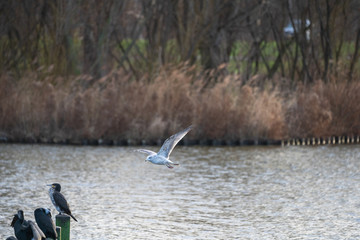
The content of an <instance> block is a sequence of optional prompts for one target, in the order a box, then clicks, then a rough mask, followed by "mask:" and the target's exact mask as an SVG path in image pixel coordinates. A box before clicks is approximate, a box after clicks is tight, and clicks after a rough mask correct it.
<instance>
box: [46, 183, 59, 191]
mask: <svg viewBox="0 0 360 240" xmlns="http://www.w3.org/2000/svg"><path fill="white" fill-rule="evenodd" d="M47 186H50V187H51V188H52V189H54V190H55V191H58V192H60V191H61V186H60V184H58V183H53V184H49V185H47Z"/></svg>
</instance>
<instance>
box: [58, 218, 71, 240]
mask: <svg viewBox="0 0 360 240" xmlns="http://www.w3.org/2000/svg"><path fill="white" fill-rule="evenodd" d="M55 219H56V226H58V227H60V228H61V230H60V235H61V238H58V239H59V240H70V216H68V215H65V214H61V215H59V214H58V215H56V216H55Z"/></svg>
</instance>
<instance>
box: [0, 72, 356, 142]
mask: <svg viewBox="0 0 360 240" xmlns="http://www.w3.org/2000/svg"><path fill="white" fill-rule="evenodd" d="M39 79H41V80H39ZM130 79H131V77H130V75H127V74H125V73H124V72H121V71H119V72H114V73H111V74H109V75H108V76H105V77H103V78H101V79H93V78H91V77H89V76H85V75H81V76H78V77H73V78H70V79H67V80H65V79H63V78H60V77H59V78H55V77H47V78H40V77H39V76H37V75H36V74H35V73H29V74H27V75H26V77H23V78H21V79H20V80H15V79H13V78H12V77H11V76H8V75H2V76H1V78H0V85H1V88H0V137H2V139H8V140H9V141H15V142H22V141H26V142H37V141H41V142H57V143H59V142H65V141H70V142H72V143H81V142H90V143H91V141H97V140H98V139H102V140H103V141H105V142H109V143H110V142H115V143H121V142H132V143H138V144H140V143H141V141H145V142H146V143H149V144H152V143H156V141H158V140H159V139H164V138H166V137H168V136H169V135H170V134H172V133H174V132H176V131H178V130H180V129H182V128H184V127H186V126H188V125H190V124H194V125H195V128H194V129H193V131H191V132H190V133H189V135H188V136H187V138H188V139H189V140H197V141H198V140H201V141H207V140H218V141H239V140H258V139H270V140H280V139H287V138H293V137H297V138H305V137H324V138H325V137H330V136H343V135H347V136H354V135H359V134H360V104H359V101H360V95H359V92H360V83H358V82H344V81H335V80H334V81H330V82H329V83H324V82H321V81H317V82H315V83H314V84H312V85H308V86H303V85H301V84H299V85H298V86H296V87H295V88H294V87H292V88H290V87H288V86H283V85H280V84H275V82H281V79H272V81H268V83H266V84H262V85H261V86H259V84H257V81H256V77H254V79H252V80H250V81H246V84H244V82H243V81H241V79H240V76H237V75H230V76H226V77H223V78H219V79H218V80H217V83H216V84H208V82H207V81H208V77H205V75H203V74H200V73H198V72H197V70H196V69H195V68H191V67H185V66H180V67H167V68H163V69H162V70H161V71H160V72H159V74H158V75H157V77H155V79H154V80H153V81H151V82H149V81H147V80H146V76H144V77H143V79H141V80H140V81H134V80H130Z"/></svg>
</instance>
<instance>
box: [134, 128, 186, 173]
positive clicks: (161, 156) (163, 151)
mask: <svg viewBox="0 0 360 240" xmlns="http://www.w3.org/2000/svg"><path fill="white" fill-rule="evenodd" d="M191 128H192V126H190V127H188V128H185V129H184V130H182V131H181V132H178V133H176V134H174V135H172V136H171V137H169V138H168V139H166V141H165V142H164V144H163V145H162V146H161V148H160V151H159V152H158V153H156V152H153V151H151V150H147V149H138V150H136V151H138V152H143V153H146V154H148V156H147V158H146V160H145V162H146V161H148V162H151V163H154V164H157V165H166V166H167V167H168V168H174V167H173V166H174V165H179V164H177V163H173V162H172V161H170V159H169V156H170V153H171V152H172V150H173V149H174V147H175V146H176V144H177V143H178V142H179V141H180V140H181V139H182V138H183V137H184V136H185V135H186V134H187V133H188V132H189V131H190V130H191Z"/></svg>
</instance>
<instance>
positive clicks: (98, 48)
mask: <svg viewBox="0 0 360 240" xmlns="http://www.w3.org/2000/svg"><path fill="white" fill-rule="evenodd" d="M0 12H1V15H0V36H1V41H0V66H1V68H2V69H1V70H2V71H11V72H14V73H16V74H18V75H22V74H23V73H25V72H26V71H28V70H31V71H40V72H44V73H46V74H48V73H49V72H51V74H54V75H61V76H65V75H77V74H90V75H92V76H94V77H96V78H100V77H102V76H105V75H106V74H108V73H109V72H111V71H113V70H114V69H119V68H122V69H124V70H125V71H126V72H131V73H132V74H133V76H134V78H136V79H140V78H141V76H143V75H144V74H147V75H149V76H150V79H151V76H153V75H154V74H156V73H157V71H158V70H159V67H161V66H163V65H166V64H177V63H181V62H187V63H188V64H189V65H194V64H196V65H197V66H199V67H201V68H202V69H204V70H206V69H218V68H220V69H221V71H220V72H222V73H225V74H226V73H229V72H230V73H234V72H235V73H240V74H241V75H242V76H243V77H244V78H245V79H246V78H250V77H251V76H253V75H256V74H262V75H264V76H266V77H267V78H272V77H273V76H274V75H275V74H278V75H280V76H284V77H287V78H289V79H292V80H299V81H303V82H312V81H314V79H319V78H321V79H323V80H325V81H327V80H328V79H329V74H330V75H335V76H338V75H341V76H340V77H341V78H347V79H350V80H351V79H353V78H354V75H356V76H358V75H359V67H360V66H359V41H360V2H359V1H357V0H304V1H295V0H255V1H254V0H235V1H229V0H197V1H193V0H169V1H162V0H151V1H150V0H122V1H116V0H107V1H96V0H88V1H72V0H52V1H48V0H37V1H34V0H12V1H1V3H0ZM306 19H308V20H309V21H310V22H311V24H310V26H308V27H307V26H306V24H305V22H306ZM295 20H301V22H302V24H301V25H300V26H299V29H296V30H297V31H295V34H294V36H293V37H290V38H288V37H286V36H285V35H284V31H283V29H284V27H285V26H286V25H287V24H288V23H294V21H295ZM307 30H308V31H310V38H309V39H307V38H306V31H307ZM223 64H227V65H226V67H224V65H223Z"/></svg>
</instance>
